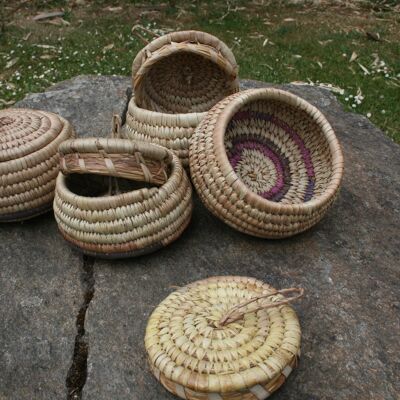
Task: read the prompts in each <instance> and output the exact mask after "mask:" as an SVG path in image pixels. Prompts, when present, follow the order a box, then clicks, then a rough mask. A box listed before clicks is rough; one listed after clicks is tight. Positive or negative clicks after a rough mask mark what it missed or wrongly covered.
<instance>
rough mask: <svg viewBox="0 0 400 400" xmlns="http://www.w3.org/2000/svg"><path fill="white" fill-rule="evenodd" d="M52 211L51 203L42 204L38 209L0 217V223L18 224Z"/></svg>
mask: <svg viewBox="0 0 400 400" xmlns="http://www.w3.org/2000/svg"><path fill="white" fill-rule="evenodd" d="M52 209H53V202H50V203H46V204H43V205H42V206H40V207H36V208H32V209H30V210H24V211H18V212H16V213H10V214H3V215H0V223H1V222H20V221H25V220H27V219H31V218H35V217H37V216H39V215H42V214H45V213H47V212H49V211H51V210H52Z"/></svg>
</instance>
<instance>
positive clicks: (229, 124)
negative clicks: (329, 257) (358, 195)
mask: <svg viewBox="0 0 400 400" xmlns="http://www.w3.org/2000/svg"><path fill="white" fill-rule="evenodd" d="M190 172H191V177H192V181H193V184H194V186H195V188H196V190H197V192H198V194H199V196H200V198H201V199H202V201H203V203H204V204H205V205H206V206H207V207H208V208H209V209H210V210H211V211H212V212H213V213H214V214H215V215H216V216H218V217H219V218H220V219H222V220H223V221H224V222H226V223H227V224H229V225H230V226H232V227H234V228H235V229H238V230H240V231H242V232H245V233H248V234H251V235H254V236H259V237H264V238H284V237H288V236H292V235H295V234H297V233H300V232H303V231H305V230H306V229H308V228H310V227H312V226H313V225H315V224H316V223H317V222H318V221H319V220H320V219H321V218H322V217H323V216H324V214H325V213H326V211H327V210H328V208H329V207H330V206H331V204H332V203H333V201H334V200H335V198H336V195H337V193H338V190H339V187H340V183H341V180H342V176H343V156H342V151H341V148H340V144H339V142H338V140H337V138H336V136H335V134H334V131H333V129H332V127H331V125H330V124H329V122H328V121H327V120H326V118H325V117H324V116H323V115H322V113H321V112H320V111H319V110H318V109H317V108H315V107H314V106H312V105H311V104H309V103H308V102H306V101H305V100H303V99H301V98H300V97H298V96H295V95H293V94H290V93H288V92H286V91H282V90H278V89H252V90H248V91H244V92H241V93H238V94H234V95H232V96H229V97H227V98H226V99H224V100H222V101H221V102H219V103H218V104H217V105H216V106H215V107H214V108H213V109H211V110H210V112H209V113H208V114H207V116H206V117H205V118H204V119H203V121H202V122H201V123H200V125H199V126H198V128H197V130H196V133H195V134H194V135H193V137H192V140H191V144H190Z"/></svg>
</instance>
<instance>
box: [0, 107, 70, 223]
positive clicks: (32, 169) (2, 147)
mask: <svg viewBox="0 0 400 400" xmlns="http://www.w3.org/2000/svg"><path fill="white" fill-rule="evenodd" d="M73 136H74V131H73V129H72V126H71V125H70V124H69V123H68V121H66V120H65V119H64V118H62V117H60V116H58V115H56V114H53V113H50V112H46V111H39V110H30V109H24V108H11V109H7V110H2V111H0V182H1V184H0V222H11V221H20V220H24V219H28V218H32V217H34V216H36V215H39V214H42V213H44V212H46V211H48V210H50V209H51V206H52V201H53V198H54V188H55V185H56V178H57V174H58V170H59V156H58V152H57V149H58V146H59V145H60V143H62V142H63V141H64V140H66V139H69V138H71V137H73Z"/></svg>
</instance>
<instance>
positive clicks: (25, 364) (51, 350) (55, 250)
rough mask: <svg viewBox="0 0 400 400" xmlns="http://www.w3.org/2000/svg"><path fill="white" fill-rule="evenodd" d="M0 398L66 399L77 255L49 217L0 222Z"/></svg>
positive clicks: (77, 290)
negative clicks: (58, 232) (66, 244)
mask: <svg viewBox="0 0 400 400" xmlns="http://www.w3.org/2000/svg"><path fill="white" fill-rule="evenodd" d="M0 254H1V257H0V320H1V330H0V371H1V372H0V399H1V400H3V399H4V400H5V399H7V400H11V399H12V400H32V399H43V400H47V399H48V400H54V399H60V398H65V393H66V389H65V379H66V376H67V373H68V370H69V368H70V365H71V360H72V354H73V350H74V341H75V335H76V328H75V321H76V315H77V312H78V309H79V307H80V303H81V297H82V295H81V293H82V292H81V286H80V271H79V268H80V267H79V265H80V264H81V257H80V256H79V255H78V254H76V253H73V252H72V251H71V250H70V249H69V248H68V247H67V246H65V244H64V243H63V240H62V238H60V236H59V235H58V234H57V227H56V224H55V221H54V219H53V217H52V215H50V214H48V215H45V216H41V217H38V218H36V219H34V220H32V221H29V222H25V223H13V224H7V225H6V224H2V225H0Z"/></svg>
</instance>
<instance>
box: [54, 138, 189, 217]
mask: <svg viewBox="0 0 400 400" xmlns="http://www.w3.org/2000/svg"><path fill="white" fill-rule="evenodd" d="M97 142H99V143H100V144H102V145H104V148H105V149H107V147H108V148H111V149H113V150H114V151H115V152H117V151H118V149H120V150H125V149H127V148H128V149H129V148H130V149H132V151H133V152H134V151H140V152H142V153H143V154H145V155H146V156H147V157H149V158H151V156H152V155H157V156H159V157H160V158H154V159H156V160H165V161H166V162H167V163H168V164H169V165H170V166H171V172H170V173H169V175H168V179H167V180H166V181H165V183H163V184H162V185H159V186H157V185H154V186H153V187H151V188H140V189H134V190H130V191H128V192H125V193H119V194H116V195H106V196H100V197H90V196H82V195H78V194H76V193H74V192H73V191H72V190H70V189H69V188H68V185H67V182H66V178H67V174H65V173H63V172H62V171H60V173H59V174H58V177H57V183H56V191H57V190H60V189H61V190H62V191H63V192H64V193H65V195H66V196H68V197H69V198H70V200H71V202H73V203H75V204H76V203H83V202H86V203H90V204H91V206H94V207H101V209H111V208H116V207H122V206H124V205H126V204H128V203H129V202H130V201H134V202H135V201H138V198H142V197H143V193H149V197H152V196H153V195H154V193H153V192H154V190H157V191H159V190H164V188H165V186H166V185H171V182H174V181H175V180H176V179H178V178H179V175H180V173H181V171H180V170H183V166H182V165H181V164H180V161H179V159H178V157H177V156H176V155H175V154H173V153H172V152H171V151H170V150H168V149H167V148H165V147H162V146H159V145H157V144H154V143H146V142H133V141H131V140H129V139H116V138H110V139H109V138H78V139H72V140H67V141H66V142H63V143H62V144H61V145H60V148H59V152H60V154H61V155H63V154H69V153H72V152H76V150H78V149H84V150H90V149H91V148H90V147H85V145H87V144H88V145H93V144H94V143H97ZM82 152H84V151H82ZM162 156H164V157H162ZM88 174H90V172H88ZM132 180H133V179H132ZM110 200H111V201H110ZM107 205H108V207H107ZM105 206H106V207H105Z"/></svg>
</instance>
